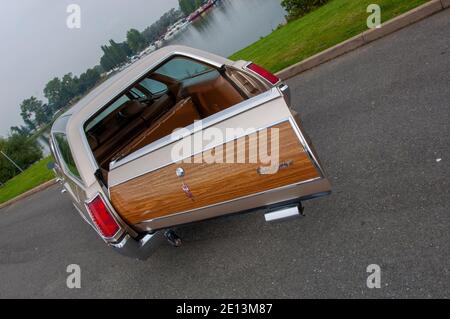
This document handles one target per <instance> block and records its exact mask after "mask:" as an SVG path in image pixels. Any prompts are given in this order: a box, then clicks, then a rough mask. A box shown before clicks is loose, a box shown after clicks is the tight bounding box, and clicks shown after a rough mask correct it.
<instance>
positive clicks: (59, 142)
mask: <svg viewBox="0 0 450 319" xmlns="http://www.w3.org/2000/svg"><path fill="white" fill-rule="evenodd" d="M53 136H54V137H55V141H56V147H57V148H58V151H59V154H60V155H61V157H62V161H63V162H64V163H63V164H64V166H65V167H66V169H67V170H69V172H70V173H71V174H72V175H73V176H75V177H77V178H78V179H81V177H80V173H79V172H78V169H77V166H76V165H75V160H74V159H73V156H72V152H71V151H70V147H69V142H68V141H67V136H66V134H63V133H55V134H53Z"/></svg>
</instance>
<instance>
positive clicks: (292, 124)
mask: <svg viewBox="0 0 450 319" xmlns="http://www.w3.org/2000/svg"><path fill="white" fill-rule="evenodd" d="M289 122H290V123H291V126H292V128H293V129H294V132H295V133H296V134H297V137H298V139H299V140H300V141H301V143H302V144H303V147H304V148H305V151H306V153H307V154H308V156H309V158H310V159H311V161H312V162H313V164H314V165H315V166H316V168H317V169H318V171H319V173H320V175H321V177H322V178H323V177H325V172H324V170H323V168H322V166H320V164H319V161H318V160H317V158H316V157H315V155H314V153H313V151H312V150H311V148H310V147H309V144H308V142H307V141H306V139H305V137H304V136H303V134H302V131H301V130H300V128H299V127H298V125H297V122H296V121H295V119H294V117H292V116H291V117H290V118H289Z"/></svg>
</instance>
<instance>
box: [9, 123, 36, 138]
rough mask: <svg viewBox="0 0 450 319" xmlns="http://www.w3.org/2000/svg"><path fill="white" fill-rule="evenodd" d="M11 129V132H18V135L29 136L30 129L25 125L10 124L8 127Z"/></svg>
mask: <svg viewBox="0 0 450 319" xmlns="http://www.w3.org/2000/svg"><path fill="white" fill-rule="evenodd" d="M9 130H10V131H11V134H20V135H25V136H29V135H30V133H31V130H30V129H29V128H28V127H27V126H23V125H21V126H11V128H10V129H9Z"/></svg>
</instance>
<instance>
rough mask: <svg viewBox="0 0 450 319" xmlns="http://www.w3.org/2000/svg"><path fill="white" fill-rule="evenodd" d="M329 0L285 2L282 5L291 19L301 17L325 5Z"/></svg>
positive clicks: (291, 0)
mask: <svg viewBox="0 0 450 319" xmlns="http://www.w3.org/2000/svg"><path fill="white" fill-rule="evenodd" d="M328 1H329V0H283V1H281V5H282V6H283V7H284V9H285V10H286V11H287V12H288V14H289V16H288V18H289V19H293V18H298V17H301V16H303V15H305V14H307V13H308V12H310V11H312V10H314V9H316V8H318V7H320V6H322V5H324V4H325V3H327V2H328Z"/></svg>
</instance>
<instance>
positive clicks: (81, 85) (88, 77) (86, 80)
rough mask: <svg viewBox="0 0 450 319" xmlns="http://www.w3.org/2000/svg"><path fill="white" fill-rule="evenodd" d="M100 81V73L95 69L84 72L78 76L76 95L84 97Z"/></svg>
mask: <svg viewBox="0 0 450 319" xmlns="http://www.w3.org/2000/svg"><path fill="white" fill-rule="evenodd" d="M99 80H100V73H99V72H98V70H97V69H95V68H92V69H87V71H86V72H84V73H82V74H80V77H79V79H78V92H77V93H78V95H84V94H86V92H87V91H89V90H90V89H92V88H93V87H94V86H95V85H96V84H97V82H98V81H99Z"/></svg>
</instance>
